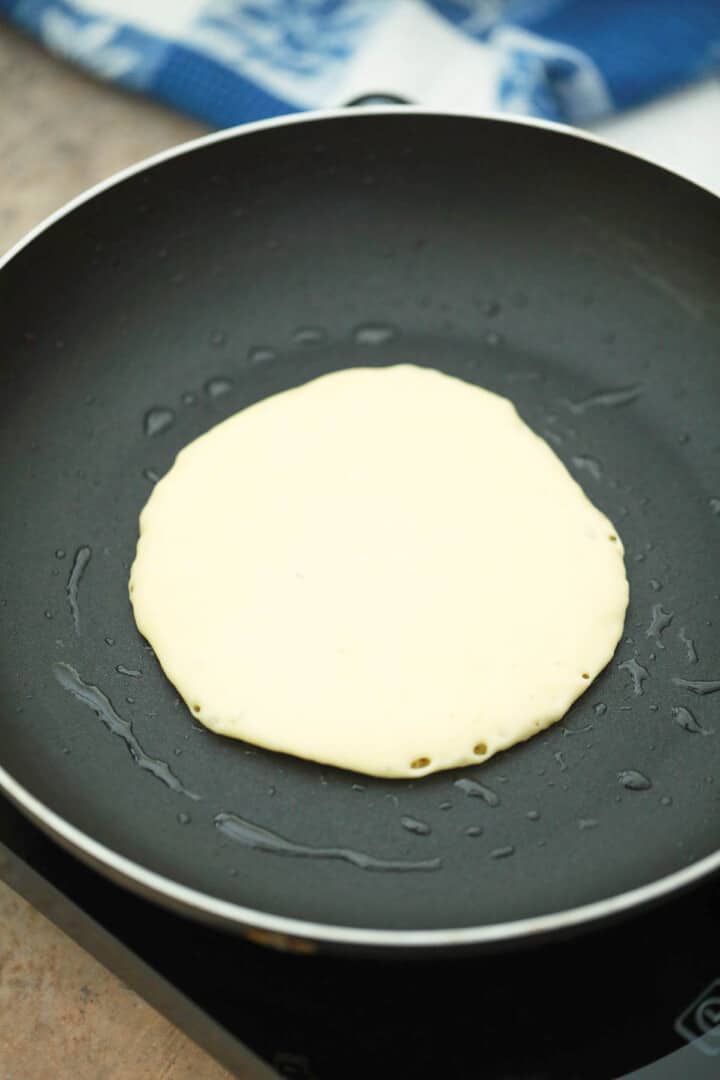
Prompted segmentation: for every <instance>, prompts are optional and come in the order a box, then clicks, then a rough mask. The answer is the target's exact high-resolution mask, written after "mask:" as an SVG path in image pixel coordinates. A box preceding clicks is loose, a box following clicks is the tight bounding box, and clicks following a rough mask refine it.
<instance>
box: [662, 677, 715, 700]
mask: <svg viewBox="0 0 720 1080" xmlns="http://www.w3.org/2000/svg"><path fill="white" fill-rule="evenodd" d="M673 683H674V684H675V686H679V687H681V689H683V690H690V691H691V692H692V693H693V694H701V695H703V696H704V695H705V694H715V693H717V691H718V690H720V680H718V679H700V680H698V681H696V682H690V681H688V679H673Z"/></svg>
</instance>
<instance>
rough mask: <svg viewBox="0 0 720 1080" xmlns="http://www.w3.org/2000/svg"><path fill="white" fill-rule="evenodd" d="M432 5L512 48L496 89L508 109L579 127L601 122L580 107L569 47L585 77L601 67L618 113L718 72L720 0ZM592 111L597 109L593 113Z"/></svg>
mask: <svg viewBox="0 0 720 1080" xmlns="http://www.w3.org/2000/svg"><path fill="white" fill-rule="evenodd" d="M428 3H430V4H431V5H432V7H433V8H434V9H435V11H436V12H437V13H438V14H440V15H442V16H444V17H445V18H446V19H448V20H449V21H450V22H452V23H453V24H454V25H455V26H456V27H457V28H458V29H459V30H462V31H463V32H464V33H468V34H470V35H471V36H473V37H476V38H478V39H479V40H482V41H487V42H488V43H489V44H490V45H491V46H493V45H496V46H497V47H498V48H500V49H501V50H504V51H506V57H505V63H504V64H503V66H502V70H501V77H500V84H499V88H498V91H499V100H500V103H501V104H504V105H506V106H507V107H519V108H521V109H522V111H527V112H532V113H534V114H535V115H539V116H544V117H546V118H548V119H556V120H570V121H576V122H577V121H582V120H583V119H590V118H591V116H592V115H593V110H592V107H591V103H589V102H585V103H579V104H578V103H576V102H573V100H572V99H573V87H572V71H571V67H570V66H571V65H572V64H573V60H572V58H571V57H570V56H569V55H568V52H569V50H573V49H574V50H577V52H578V53H579V54H582V55H581V56H579V57H578V58H577V62H578V64H579V67H576V72H579V71H580V69H581V68H582V61H583V59H584V61H585V63H586V70H589V69H590V68H593V69H594V70H595V71H596V72H597V74H598V75H599V76H600V78H601V79H602V82H603V84H604V87H605V91H606V94H607V99H606V107H607V106H610V107H614V108H618V109H622V108H628V107H630V106H632V105H639V104H641V103H642V102H644V101H647V100H649V99H650V98H652V97H655V96H657V95H659V94H662V93H665V92H666V91H668V90H672V89H675V88H676V87H678V86H681V85H683V84H684V83H687V82H691V81H692V80H694V79H697V78H700V77H702V76H703V75H707V74H709V73H710V72H712V71H713V70H714V69H716V68H718V67H720V0H504V3H500V4H497V5H492V4H491V5H487V6H483V5H482V4H478V3H474V2H473V0H428ZM513 27H516V28H518V29H521V30H526V31H529V32H530V33H531V34H533V35H537V38H538V39H541V41H540V40H539V41H538V43H537V45H538V47H537V48H533V47H532V43H531V42H530V41H528V42H527V43H526V47H523V44H522V42H521V41H520V40H517V41H513V39H512V36H511V33H510V31H511V30H512V28H513ZM504 31H506V32H507V33H504ZM541 44H542V46H544V47H542V48H541V47H540V46H541ZM564 50H565V55H564ZM569 65H570V66H569ZM584 106H589V107H588V111H587V113H586V114H585V113H584ZM599 111H600V109H599V108H598V112H599Z"/></svg>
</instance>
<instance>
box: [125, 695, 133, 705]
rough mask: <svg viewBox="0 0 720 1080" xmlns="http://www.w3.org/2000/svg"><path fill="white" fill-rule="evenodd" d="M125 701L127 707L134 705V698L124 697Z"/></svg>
mask: <svg viewBox="0 0 720 1080" xmlns="http://www.w3.org/2000/svg"><path fill="white" fill-rule="evenodd" d="M125 700H126V702H127V703H128V705H134V704H135V698H134V697H126V698H125Z"/></svg>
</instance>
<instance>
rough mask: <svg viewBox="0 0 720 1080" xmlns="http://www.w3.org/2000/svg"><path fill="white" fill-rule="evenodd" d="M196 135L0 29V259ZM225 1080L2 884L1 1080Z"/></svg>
mask: <svg viewBox="0 0 720 1080" xmlns="http://www.w3.org/2000/svg"><path fill="white" fill-rule="evenodd" d="M203 130H204V129H203V128H202V127H201V126H200V125H199V124H196V123H194V122H193V121H191V120H188V119H185V118H183V117H180V116H177V115H174V114H173V113H171V112H169V111H167V110H165V109H162V108H160V107H157V106H155V105H152V104H150V103H148V102H145V101H142V100H140V99H138V98H133V97H130V96H128V95H125V94H123V93H121V92H120V91H117V90H115V89H113V88H111V87H106V86H102V85H99V84H98V83H96V82H93V81H92V80H90V79H88V78H85V77H84V76H82V75H80V74H78V73H77V72H76V71H74V70H73V69H71V68H70V67H68V66H66V65H64V64H62V63H60V62H58V61H55V60H53V59H52V58H51V57H49V56H48V55H47V54H45V53H44V52H42V51H41V50H40V49H39V48H37V47H36V46H34V45H33V44H31V43H30V42H28V41H26V40H25V39H23V38H21V37H20V36H18V35H17V34H16V33H14V32H13V31H11V30H9V29H8V28H7V27H5V26H3V25H2V24H0V251H5V250H6V249H7V248H8V247H9V246H10V245H11V244H12V243H14V242H15V241H16V240H17V239H19V237H21V236H22V235H23V234H24V233H25V232H26V231H27V230H28V229H29V228H30V227H31V226H33V225H35V224H37V222H39V221H41V220H42V218H44V217H45V216H46V215H47V214H49V213H50V212H51V211H52V210H55V209H56V208H57V207H59V206H61V205H62V204H63V203H64V202H66V201H67V200H68V199H70V198H71V197H72V196H73V195H77V194H78V192H80V191H82V190H83V189H85V188H87V187H89V186H90V185H91V184H94V183H96V182H97V181H98V180H102V179H104V178H105V177H107V176H109V175H110V174H111V173H114V172H116V171H117V170H118V169H121V168H123V167H124V166H126V165H129V164H131V163H132V162H134V161H138V160H140V159H141V158H144V157H146V156H147V155H148V154H152V153H154V152H156V151H158V150H162V149H164V148H165V147H168V146H172V145H173V144H174V143H178V142H183V141H184V140H186V139H189V138H192V137H193V136H195V135H197V134H200V133H201V132H202V131H203ZM71 1078H72V1080H223V1078H224V1080H229V1074H228V1073H227V1072H226V1071H225V1070H224V1069H222V1068H220V1066H219V1065H217V1064H216V1063H215V1062H213V1061H211V1060H210V1058H208V1057H207V1055H206V1054H205V1053H203V1052H202V1051H201V1050H200V1049H199V1048H198V1047H197V1046H195V1045H194V1044H193V1043H191V1042H190V1041H189V1040H188V1039H187V1038H186V1037H185V1035H183V1033H182V1032H181V1031H179V1030H178V1029H177V1028H175V1027H173V1026H172V1024H169V1023H168V1022H167V1021H166V1020H165V1019H164V1018H163V1017H161V1016H160V1015H159V1014H158V1013H157V1012H155V1011H154V1010H153V1009H151V1008H150V1006H149V1005H147V1004H146V1003H145V1002H144V1001H143V1000H142V999H141V998H139V997H138V996H137V995H136V994H135V993H133V991H131V990H130V989H128V988H127V987H126V986H124V985H123V984H122V983H121V982H120V981H119V980H118V979H116V978H115V977H114V976H113V975H111V974H110V973H109V972H108V971H107V970H106V969H105V968H103V967H102V966H101V965H100V964H98V963H97V961H95V960H94V959H93V958H92V957H91V956H90V955H89V954H88V953H86V952H85V951H84V950H83V949H81V948H80V947H79V946H78V945H76V944H75V943H74V942H73V941H71V940H70V939H69V938H68V937H66V936H65V935H64V934H63V933H62V932H61V931H60V930H58V929H57V928H56V927H54V926H53V925H51V924H50V923H49V922H47V920H46V919H44V918H43V917H42V916H41V915H39V914H38V913H37V912H36V911H35V910H34V909H33V908H31V907H30V906H29V905H28V904H27V903H25V901H24V900H22V899H21V898H20V897H19V896H17V895H16V894H15V893H14V892H12V890H10V889H9V888H7V887H6V886H5V885H2V884H0V1080H71Z"/></svg>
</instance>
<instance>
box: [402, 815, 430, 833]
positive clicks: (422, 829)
mask: <svg viewBox="0 0 720 1080" xmlns="http://www.w3.org/2000/svg"><path fill="white" fill-rule="evenodd" d="M400 824H401V825H402V827H403V829H407V831H408V832H411V833H415V835H416V836H429V835H430V833H431V832H432V829H431V828H430V826H429V825H428V824H427V822H425V821H418V819H417V818H414V817H408V816H407V815H405V816H404V817H401V818H400Z"/></svg>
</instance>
